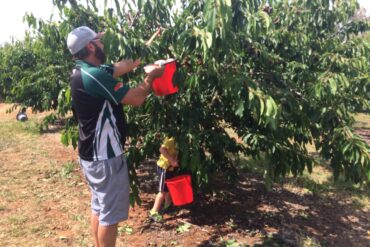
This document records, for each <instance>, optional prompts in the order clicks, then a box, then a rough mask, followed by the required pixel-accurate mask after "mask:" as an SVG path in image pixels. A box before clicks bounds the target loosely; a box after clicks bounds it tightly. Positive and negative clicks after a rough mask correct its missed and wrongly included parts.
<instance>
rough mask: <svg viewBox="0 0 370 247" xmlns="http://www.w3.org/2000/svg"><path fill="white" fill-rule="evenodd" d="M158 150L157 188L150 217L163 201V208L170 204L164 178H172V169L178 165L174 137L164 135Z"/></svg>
mask: <svg viewBox="0 0 370 247" xmlns="http://www.w3.org/2000/svg"><path fill="white" fill-rule="evenodd" d="M159 151H160V152H161V156H160V157H159V160H158V161H157V166H158V167H157V169H158V176H159V188H158V194H157V196H156V198H155V202H154V205H153V208H152V210H150V216H151V217H154V216H156V215H159V210H160V209H161V206H162V203H163V201H164V209H167V208H168V207H169V206H170V205H171V197H170V194H169V193H168V188H167V185H166V183H165V180H166V179H169V178H172V177H173V176H174V169H175V168H177V167H179V164H178V161H177V155H178V150H177V146H176V143H175V138H173V137H166V138H165V139H164V141H163V144H162V145H161V148H160V149H159Z"/></svg>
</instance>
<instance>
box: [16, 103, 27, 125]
mask: <svg viewBox="0 0 370 247" xmlns="http://www.w3.org/2000/svg"><path fill="white" fill-rule="evenodd" d="M26 110H27V108H26V107H22V108H21V110H20V111H19V112H18V113H17V116H16V119H17V120H18V121H21V122H24V121H27V120H28V117H27V113H26Z"/></svg>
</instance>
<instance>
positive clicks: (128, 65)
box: [113, 59, 141, 78]
mask: <svg viewBox="0 0 370 247" xmlns="http://www.w3.org/2000/svg"><path fill="white" fill-rule="evenodd" d="M140 62H141V61H140V59H136V60H132V59H123V60H121V61H119V62H117V63H115V64H113V67H114V72H113V77H114V78H117V77H120V76H121V75H124V74H126V73H128V72H130V71H132V70H133V69H134V68H136V67H137V66H139V65H140Z"/></svg>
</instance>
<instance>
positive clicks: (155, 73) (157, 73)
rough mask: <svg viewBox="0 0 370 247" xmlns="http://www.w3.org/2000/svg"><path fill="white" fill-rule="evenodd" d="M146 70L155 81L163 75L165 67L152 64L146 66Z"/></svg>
mask: <svg viewBox="0 0 370 247" xmlns="http://www.w3.org/2000/svg"><path fill="white" fill-rule="evenodd" d="M144 70H145V72H146V73H147V75H148V77H150V78H152V79H155V78H158V77H161V76H162V75H163V72H164V67H162V66H159V65H156V64H150V65H147V66H145V68H144Z"/></svg>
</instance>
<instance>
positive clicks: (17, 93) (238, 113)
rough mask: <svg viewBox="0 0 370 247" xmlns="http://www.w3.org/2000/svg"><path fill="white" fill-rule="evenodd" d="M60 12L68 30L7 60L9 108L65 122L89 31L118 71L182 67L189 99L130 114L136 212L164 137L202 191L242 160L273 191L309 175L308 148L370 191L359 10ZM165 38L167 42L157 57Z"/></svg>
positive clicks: (249, 5)
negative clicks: (142, 174)
mask: <svg viewBox="0 0 370 247" xmlns="http://www.w3.org/2000/svg"><path fill="white" fill-rule="evenodd" d="M53 2H54V3H55V4H56V5H57V6H58V7H59V10H60V13H61V15H62V17H63V19H62V21H61V22H60V23H53V22H50V23H45V22H43V21H36V20H35V19H34V18H33V17H32V16H29V17H28V22H29V23H30V25H31V26H32V27H33V28H35V29H36V30H37V33H38V36H37V38H35V39H32V40H28V41H26V42H25V43H24V44H14V45H13V46H9V47H3V48H2V49H1V52H2V53H5V54H7V56H5V57H6V58H5V59H4V58H2V60H1V61H2V63H1V66H2V67H1V69H2V71H5V69H4V68H6V69H7V70H6V71H7V73H1V81H0V83H1V85H4V86H3V87H2V94H5V95H6V96H7V97H8V99H9V100H12V101H17V102H22V103H24V104H26V105H29V106H32V107H34V109H36V110H46V109H57V110H58V111H57V112H58V114H60V115H61V116H66V114H67V113H68V112H69V109H70V108H69V105H70V93H69V91H68V82H67V81H68V74H67V73H69V71H70V70H71V68H72V63H71V58H70V55H69V54H68V51H67V49H66V47H65V37H66V36H67V34H68V32H69V31H70V30H72V28H73V27H76V26H79V25H88V26H90V27H92V28H93V29H95V30H105V32H106V34H105V37H104V40H103V41H104V44H105V48H106V51H107V53H108V55H109V57H108V59H109V60H111V61H116V60H118V59H119V58H123V57H133V58H135V57H141V59H142V62H143V64H146V63H150V62H153V61H155V60H157V59H164V58H169V57H174V58H176V59H177V62H178V65H179V67H178V72H177V74H176V75H175V81H176V83H177V84H178V86H179V88H180V90H179V93H178V94H175V95H171V96H166V97H156V96H154V95H151V96H150V97H149V98H148V99H147V101H146V102H145V103H144V105H143V106H142V107H140V108H133V107H129V106H125V107H124V108H125V112H126V117H127V122H128V135H129V139H130V147H129V149H128V150H127V151H128V160H129V163H130V175H131V178H132V179H131V186H132V193H131V203H134V202H135V201H136V202H139V198H138V189H137V178H136V173H135V167H136V166H137V165H138V164H139V163H141V162H142V161H143V160H144V159H147V158H154V157H157V155H158V148H159V145H160V141H161V140H160V138H158V136H157V134H158V133H161V134H162V135H171V136H175V137H176V140H177V141H178V146H179V148H180V163H181V169H183V170H187V171H190V172H191V173H192V175H193V182H194V186H195V187H202V186H205V185H207V184H208V182H209V180H210V179H211V177H212V176H211V175H212V174H213V173H215V172H222V173H224V174H225V178H229V179H232V178H235V176H236V171H237V169H236V168H237V167H236V165H237V164H236V163H235V162H232V156H233V155H234V156H235V155H239V154H240V153H241V154H243V155H246V156H250V157H252V158H254V159H257V160H259V159H261V157H260V156H261V155H262V156H263V160H264V161H265V162H264V163H263V164H261V166H263V169H264V170H265V176H266V182H267V183H268V184H269V183H272V182H273V181H274V180H275V179H277V178H278V177H280V176H285V175H287V174H290V173H292V174H294V175H301V174H302V173H303V171H304V170H305V169H308V170H309V171H311V170H312V166H313V164H314V163H315V159H314V158H313V157H312V156H311V155H310V154H309V153H308V151H307V148H306V145H307V144H314V145H315V147H316V149H317V150H318V152H319V153H320V155H321V156H322V157H323V158H325V159H327V160H329V161H330V164H331V167H332V169H333V172H334V175H335V177H338V175H339V174H344V175H345V177H346V178H347V179H348V180H349V181H352V182H361V181H370V160H369V146H368V145H367V144H366V143H365V142H364V140H362V139H361V138H360V137H358V136H356V135H355V134H353V132H352V124H353V122H354V121H353V118H352V116H353V114H354V113H356V112H358V111H369V108H370V105H369V97H370V96H369V95H370V92H369V90H370V88H369V48H370V47H369V38H368V37H369V36H368V35H367V36H366V37H367V38H364V34H363V32H365V31H367V30H368V29H369V23H368V22H365V21H358V20H354V19H352V17H353V15H354V13H355V11H356V9H357V7H358V5H357V2H356V1H353V0H351V1H324V0H310V1H308V0H294V1H273V0H270V1H261V0H247V1H246V0H243V1H242V0H233V1H219V0H204V1H180V2H179V5H180V6H179V10H178V11H174V9H173V6H174V2H175V1H171V0H158V1H114V3H115V8H114V9H113V10H106V11H104V15H103V16H99V15H98V14H97V7H96V6H95V1H89V2H88V4H89V5H88V7H84V6H83V5H81V4H79V1H75V0H74V1H72V0H69V1H67V0H59V1H58V0H54V1H53ZM267 2H268V4H269V6H266V4H267ZM67 3H69V4H70V6H71V7H68V5H67ZM158 27H161V28H162V33H161V36H160V37H158V38H157V39H155V40H154V42H153V44H152V46H150V47H147V46H146V45H145V42H146V41H147V40H148V39H149V38H150V37H151V35H152V34H153V33H154V32H155V31H156V30H157V28H158ZM361 32H362V36H359V35H358V34H361ZM17 47H18V48H19V47H20V48H22V49H16V48H17ZM13 53H14V55H13ZM22 57H27V59H26V60H25V59H22ZM22 62H23V63H22ZM24 62H26V63H25V64H24ZM11 65H12V67H11ZM31 65H32V66H31ZM35 66H36V67H35ZM9 67H11V68H12V69H11V70H9V69H8V68H9ZM142 79H143V71H142V70H141V69H139V70H137V71H136V72H134V73H130V74H129V75H127V76H125V77H124V78H122V80H123V81H125V82H129V83H130V85H131V86H134V85H136V84H137V83H139V82H141V81H142ZM225 129H231V130H233V131H234V132H235V133H236V134H237V136H238V137H240V138H241V140H242V141H243V143H240V142H237V141H236V139H235V138H233V137H230V135H229V134H228V133H227V132H226V131H225ZM76 134H77V131H76V129H75V127H74V125H73V121H72V120H71V122H69V124H67V128H66V130H65V132H64V133H63V136H62V142H63V143H64V144H66V145H68V144H74V145H75V144H76V139H73V138H76ZM73 140H74V141H73ZM231 154H233V155H231Z"/></svg>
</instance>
